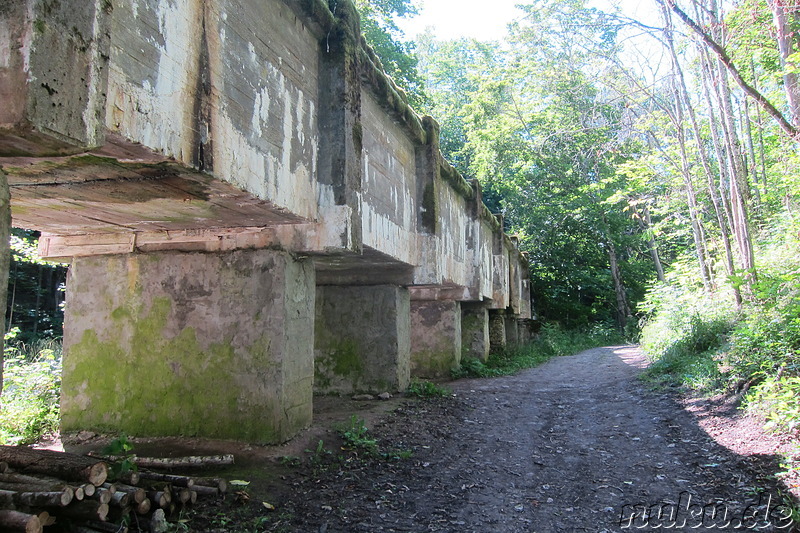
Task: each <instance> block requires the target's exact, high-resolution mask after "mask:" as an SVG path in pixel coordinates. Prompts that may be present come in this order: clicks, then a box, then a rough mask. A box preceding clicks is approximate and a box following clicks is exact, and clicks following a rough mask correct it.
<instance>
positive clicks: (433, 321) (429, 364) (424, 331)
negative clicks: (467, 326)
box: [411, 300, 461, 378]
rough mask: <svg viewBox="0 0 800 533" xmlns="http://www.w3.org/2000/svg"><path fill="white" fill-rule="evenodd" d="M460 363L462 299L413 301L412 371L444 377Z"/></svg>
mask: <svg viewBox="0 0 800 533" xmlns="http://www.w3.org/2000/svg"><path fill="white" fill-rule="evenodd" d="M460 365H461V303H460V302H456V301H453V300H442V301H437V300H421V301H412V302H411V375H412V376H414V377H420V378H445V377H449V376H450V372H451V371H452V370H455V369H457V368H459V366H460Z"/></svg>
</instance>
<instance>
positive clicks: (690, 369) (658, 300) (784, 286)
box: [642, 218, 800, 432]
mask: <svg viewBox="0 0 800 533" xmlns="http://www.w3.org/2000/svg"><path fill="white" fill-rule="evenodd" d="M798 250H800V242H798V233H797V222H795V221H793V220H792V219H791V218H789V219H783V218H776V219H775V220H774V221H773V223H772V225H771V226H770V227H769V231H767V232H765V233H764V238H763V239H762V241H761V243H760V245H759V246H758V247H757V250H756V251H757V262H758V264H759V265H758V271H759V278H758V282H757V283H755V284H754V285H753V288H752V293H751V294H749V300H748V301H747V302H746V303H745V305H744V306H743V307H742V309H741V310H738V311H737V310H736V309H735V307H734V305H733V303H732V300H731V299H730V298H729V297H728V296H727V294H726V293H725V292H724V291H722V292H721V293H719V294H717V295H715V296H710V295H706V294H705V293H703V292H702V291H698V290H697V285H696V280H694V279H692V277H691V276H690V275H687V273H686V272H685V271H684V270H683V269H682V267H683V265H684V264H683V263H680V262H679V263H676V264H675V265H673V271H672V273H671V276H670V277H669V279H668V280H667V282H665V283H660V284H657V285H655V286H654V287H653V288H652V289H651V290H650V292H649V293H648V296H647V299H646V300H645V302H644V304H643V306H642V309H643V310H644V311H645V312H647V313H648V315H649V317H648V320H647V324H646V325H645V326H644V328H643V329H642V346H643V348H644V350H645V352H646V353H647V354H648V355H649V356H650V358H651V359H652V360H653V364H652V365H651V366H650V367H649V368H648V370H647V371H646V372H645V376H646V377H647V378H648V379H650V380H652V381H654V382H655V383H658V384H667V385H677V386H684V387H688V388H693V389H700V390H703V391H707V392H714V391H720V390H723V389H725V388H727V389H740V388H741V387H743V386H744V385H745V384H748V385H750V388H749V391H748V393H747V395H746V397H745V404H746V405H747V406H748V408H749V409H753V410H758V411H760V412H762V413H763V415H764V417H765V418H766V420H767V427H768V428H769V429H771V430H776V431H783V432H796V431H797V430H798V428H800V400H798V398H800V361H799V359H798V355H800V254H799V253H798ZM731 281H732V282H734V283H735V282H736V280H735V279H733V280H731Z"/></svg>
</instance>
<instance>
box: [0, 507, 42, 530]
mask: <svg viewBox="0 0 800 533" xmlns="http://www.w3.org/2000/svg"><path fill="white" fill-rule="evenodd" d="M42 529H43V528H42V522H41V520H39V517H38V516H37V515H32V514H27V513H21V512H19V511H0V531H9V532H24V533H42Z"/></svg>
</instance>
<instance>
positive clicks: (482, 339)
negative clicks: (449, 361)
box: [461, 302, 489, 361]
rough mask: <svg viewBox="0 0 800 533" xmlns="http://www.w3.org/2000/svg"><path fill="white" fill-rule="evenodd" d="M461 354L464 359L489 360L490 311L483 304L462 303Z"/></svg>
mask: <svg viewBox="0 0 800 533" xmlns="http://www.w3.org/2000/svg"><path fill="white" fill-rule="evenodd" d="M461 353H462V357H463V358H472V359H478V360H480V361H486V359H488V358H489V310H488V309H486V307H485V306H484V305H483V304H478V303H467V302H462V303H461Z"/></svg>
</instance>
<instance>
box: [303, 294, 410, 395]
mask: <svg viewBox="0 0 800 533" xmlns="http://www.w3.org/2000/svg"><path fill="white" fill-rule="evenodd" d="M409 302H410V300H409V295H408V289H405V288H403V287H398V286H394V285H375V286H372V285H370V286H334V285H323V286H319V287H317V310H316V326H315V327H316V331H315V337H316V339H315V346H314V353H315V366H316V372H315V378H314V390H315V392H317V393H322V394H331V393H340V394H351V393H353V392H372V393H380V392H384V391H403V390H405V389H407V388H408V384H409V379H410V368H411V366H410V355H409V354H410V351H409V350H410V345H409V343H410V331H409Z"/></svg>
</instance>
